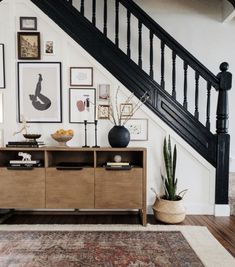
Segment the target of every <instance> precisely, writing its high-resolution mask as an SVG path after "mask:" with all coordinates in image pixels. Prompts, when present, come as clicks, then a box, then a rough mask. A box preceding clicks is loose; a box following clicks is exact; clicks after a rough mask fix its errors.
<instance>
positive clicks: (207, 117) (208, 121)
mask: <svg viewBox="0 0 235 267" xmlns="http://www.w3.org/2000/svg"><path fill="white" fill-rule="evenodd" d="M210 113H211V84H210V83H209V82H208V83H207V105H206V128H207V129H208V130H210V128H211V123H210Z"/></svg>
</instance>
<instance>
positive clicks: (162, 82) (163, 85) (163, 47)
mask: <svg viewBox="0 0 235 267" xmlns="http://www.w3.org/2000/svg"><path fill="white" fill-rule="evenodd" d="M164 76H165V44H164V42H163V41H161V87H162V88H163V89H165V77H164Z"/></svg>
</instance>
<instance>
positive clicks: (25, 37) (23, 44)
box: [17, 32, 41, 60]
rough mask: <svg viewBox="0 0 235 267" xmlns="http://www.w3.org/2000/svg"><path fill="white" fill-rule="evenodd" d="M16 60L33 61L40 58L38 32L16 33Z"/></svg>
mask: <svg viewBox="0 0 235 267" xmlns="http://www.w3.org/2000/svg"><path fill="white" fill-rule="evenodd" d="M17 37H18V59H27V60H35V59H40V58H41V45H40V33H39V32H18V34H17Z"/></svg>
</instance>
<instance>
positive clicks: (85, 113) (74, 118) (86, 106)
mask: <svg viewBox="0 0 235 267" xmlns="http://www.w3.org/2000/svg"><path fill="white" fill-rule="evenodd" d="M95 107H96V92H95V88H89V89H87V88H70V90H69V122H70V123H84V120H86V121H87V122H88V123H94V121H95V117H96V108H95Z"/></svg>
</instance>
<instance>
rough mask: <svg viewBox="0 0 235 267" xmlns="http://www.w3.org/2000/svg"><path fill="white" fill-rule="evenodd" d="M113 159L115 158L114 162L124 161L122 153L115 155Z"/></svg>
mask: <svg viewBox="0 0 235 267" xmlns="http://www.w3.org/2000/svg"><path fill="white" fill-rule="evenodd" d="M113 160H114V162H117V163H119V162H121V161H122V156H121V155H115V156H114V157H113Z"/></svg>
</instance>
